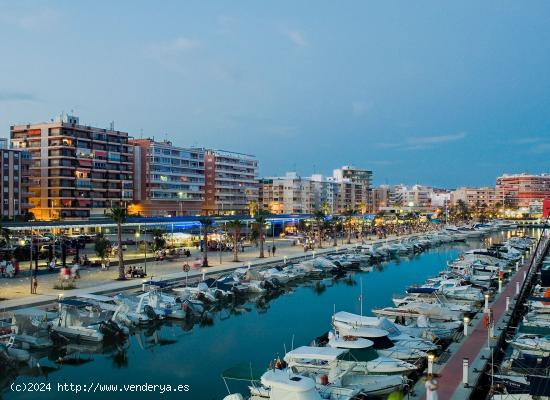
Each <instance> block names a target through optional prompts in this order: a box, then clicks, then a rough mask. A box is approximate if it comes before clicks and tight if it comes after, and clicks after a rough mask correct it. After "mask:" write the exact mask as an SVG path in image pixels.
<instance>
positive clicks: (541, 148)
mask: <svg viewBox="0 0 550 400" xmlns="http://www.w3.org/2000/svg"><path fill="white" fill-rule="evenodd" d="M548 152H550V143H538V144H537V145H535V146H533V147H532V148H531V153H534V154H542V153H548Z"/></svg>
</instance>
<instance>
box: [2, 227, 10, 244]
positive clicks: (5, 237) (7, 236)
mask: <svg viewBox="0 0 550 400" xmlns="http://www.w3.org/2000/svg"><path fill="white" fill-rule="evenodd" d="M0 237H1V238H2V239H3V240H4V242H6V247H8V248H11V231H10V230H9V229H8V228H4V227H3V226H1V225H0Z"/></svg>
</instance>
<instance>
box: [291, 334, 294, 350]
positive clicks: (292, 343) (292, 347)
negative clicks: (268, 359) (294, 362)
mask: <svg viewBox="0 0 550 400" xmlns="http://www.w3.org/2000/svg"><path fill="white" fill-rule="evenodd" d="M291 349H292V350H294V333H293V334H292V342H291Z"/></svg>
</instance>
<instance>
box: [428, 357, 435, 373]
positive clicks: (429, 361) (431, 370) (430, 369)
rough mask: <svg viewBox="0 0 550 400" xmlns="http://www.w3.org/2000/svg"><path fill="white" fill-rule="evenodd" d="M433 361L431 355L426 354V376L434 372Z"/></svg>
mask: <svg viewBox="0 0 550 400" xmlns="http://www.w3.org/2000/svg"><path fill="white" fill-rule="evenodd" d="M434 359H435V356H434V355H433V354H428V375H432V374H433V372H434Z"/></svg>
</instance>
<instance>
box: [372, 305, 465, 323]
mask: <svg viewBox="0 0 550 400" xmlns="http://www.w3.org/2000/svg"><path fill="white" fill-rule="evenodd" d="M372 312H373V313H374V314H375V315H376V316H378V317H393V318H395V317H405V318H418V317H419V316H421V315H424V316H426V317H428V318H429V319H430V320H436V321H461V320H462V318H463V316H464V314H463V313H462V312H460V311H453V310H450V309H449V308H446V307H443V306H441V305H438V304H426V303H420V302H414V303H407V304H405V305H403V306H401V307H385V308H379V309H373V310H372Z"/></svg>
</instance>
